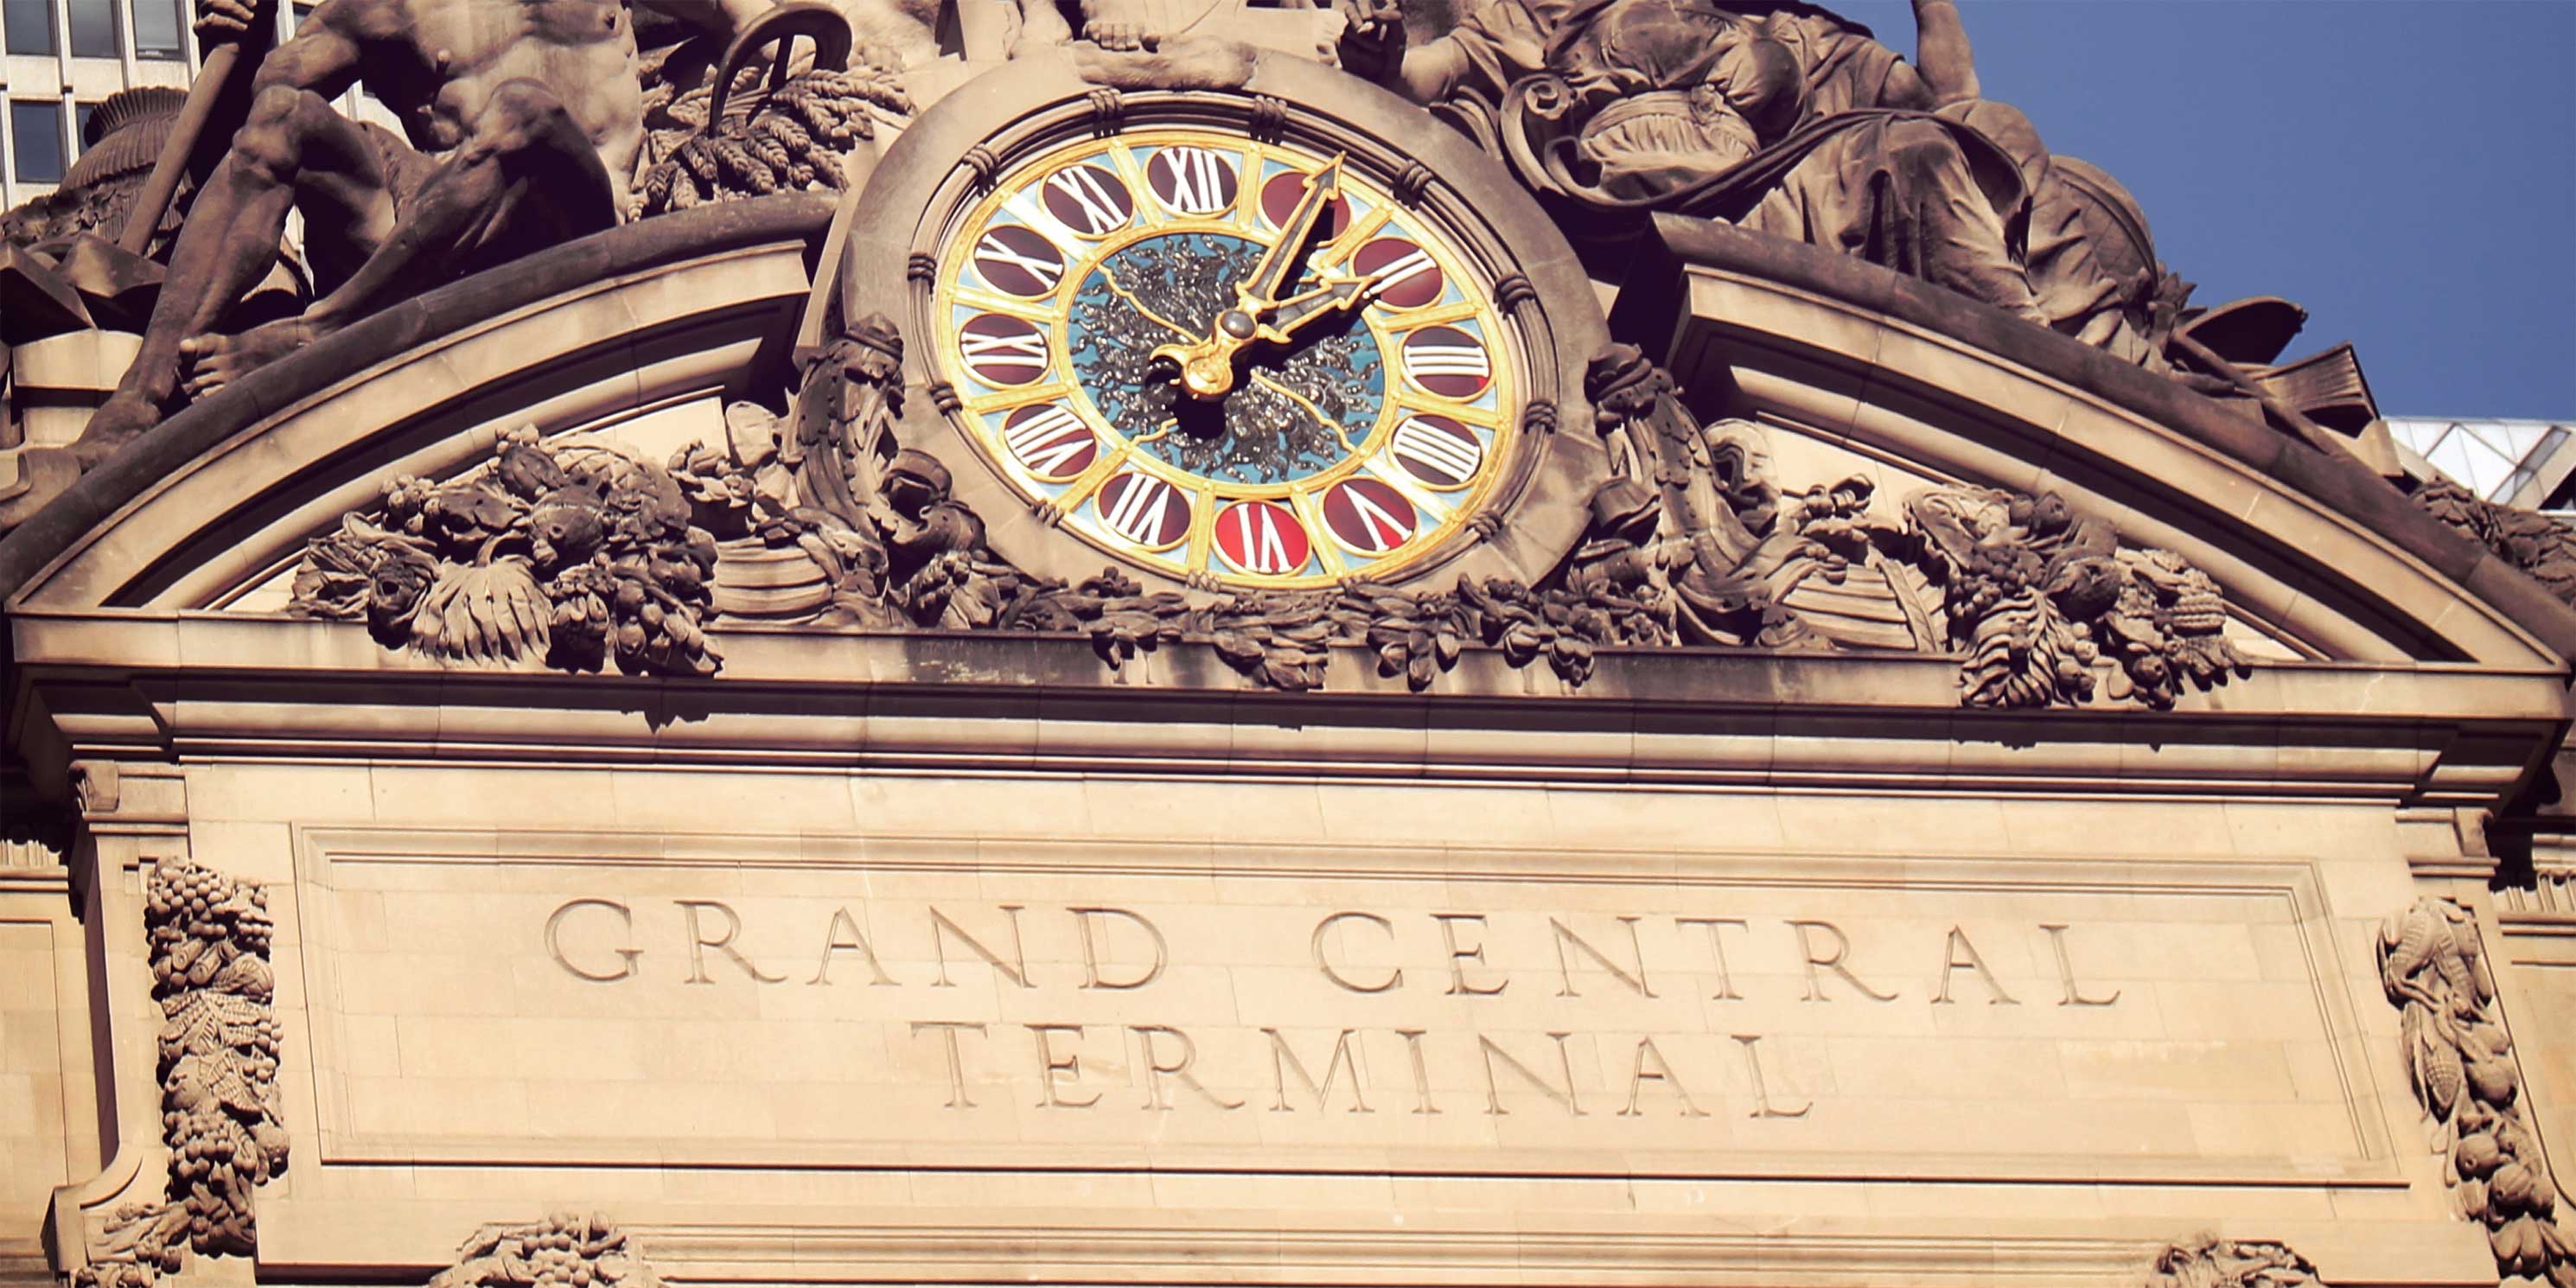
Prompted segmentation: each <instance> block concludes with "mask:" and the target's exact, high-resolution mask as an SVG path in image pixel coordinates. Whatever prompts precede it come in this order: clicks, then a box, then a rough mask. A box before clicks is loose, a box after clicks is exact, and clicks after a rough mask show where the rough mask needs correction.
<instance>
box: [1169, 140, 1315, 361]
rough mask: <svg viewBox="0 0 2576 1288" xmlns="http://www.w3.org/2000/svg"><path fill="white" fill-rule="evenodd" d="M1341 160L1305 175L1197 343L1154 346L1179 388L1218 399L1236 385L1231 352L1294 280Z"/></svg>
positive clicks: (1256, 328)
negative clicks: (1300, 191)
mask: <svg viewBox="0 0 2576 1288" xmlns="http://www.w3.org/2000/svg"><path fill="white" fill-rule="evenodd" d="M1342 160H1343V156H1342V155H1336V156H1334V158H1333V159H1332V161H1331V163H1330V164H1327V165H1326V166H1325V167H1324V168H1323V169H1321V170H1318V171H1316V172H1315V173H1313V174H1310V175H1308V176H1306V191H1305V195H1303V196H1301V197H1299V198H1298V199H1297V208H1296V209H1295V210H1293V211H1290V212H1289V215H1288V218H1287V221H1286V222H1285V223H1283V224H1281V225H1280V229H1279V240H1278V241H1275V242H1273V243H1271V245H1270V249H1269V250H1268V251H1266V252H1264V253H1263V254H1262V256H1261V262H1260V263H1259V264H1256V265H1254V266H1253V269H1252V272H1251V273H1250V274H1249V275H1247V276H1246V277H1245V278H1244V279H1243V280H1242V281H1240V282H1237V283H1235V287H1234V301H1235V307H1233V308H1230V309H1227V310H1225V311H1224V312H1222V313H1219V314H1217V315H1216V323H1215V325H1213V326H1211V327H1209V328H1208V333H1207V337H1206V338H1205V339H1202V340H1200V341H1198V342H1197V343H1195V344H1166V345H1158V346H1156V347H1155V349H1154V352H1153V356H1154V357H1156V358H1161V359H1166V360H1168V361H1170V362H1171V363H1173V364H1174V365H1176V366H1178V367H1179V368H1180V369H1181V388H1183V389H1186V390H1188V391H1189V393H1190V396H1192V397H1194V398H1201V399H1215V398H1222V397H1224V396H1225V395H1226V393H1227V392H1228V391H1230V390H1232V389H1233V388H1234V356H1235V355H1236V354H1237V353H1240V352H1242V350H1243V347H1244V346H1245V345H1248V344H1250V343H1252V341H1253V338H1254V337H1255V336H1258V335H1260V334H1261V333H1262V331H1263V330H1264V328H1263V326H1262V320H1263V319H1264V318H1266V317H1268V316H1269V315H1270V314H1271V313H1272V312H1273V311H1275V310H1277V309H1278V308H1279V306H1280V304H1281V303H1282V301H1281V300H1280V299H1279V298H1278V297H1279V292H1280V290H1281V288H1283V287H1285V286H1286V285H1288V283H1290V282H1293V281H1295V280H1296V279H1297V275H1298V269H1299V268H1300V266H1302V265H1303V264H1304V263H1305V253H1306V244H1307V243H1308V242H1309V241H1311V240H1313V238H1314V235H1315V223H1316V221H1317V220H1318V219H1320V218H1322V217H1323V213H1324V212H1325V211H1326V210H1328V209H1330V208H1331V206H1332V203H1333V199H1334V198H1336V197H1338V196H1340V195H1341V189H1342ZM1273 334H1276V332H1274V333H1273Z"/></svg>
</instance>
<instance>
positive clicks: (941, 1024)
mask: <svg viewBox="0 0 2576 1288" xmlns="http://www.w3.org/2000/svg"><path fill="white" fill-rule="evenodd" d="M925 1029H936V1030H938V1031H939V1036H940V1038H941V1040H942V1041H943V1042H944V1043H945V1044H946V1046H947V1048H948V1107H949V1108H951V1109H972V1108H974V1107H975V1102H974V1101H973V1100H971V1099H969V1098H967V1095H966V1061H965V1058H964V1057H963V1056H962V1055H960V1054H959V1053H958V1050H957V1031H958V1030H959V1029H973V1030H975V1032H976V1034H977V1035H978V1036H981V1035H982V1034H983V1032H984V1026H983V1025H981V1024H970V1023H967V1022H966V1021H964V1020H914V1021H913V1022H912V1035H913V1036H914V1037H920V1036H921V1034H922V1031H923V1030H925Z"/></svg>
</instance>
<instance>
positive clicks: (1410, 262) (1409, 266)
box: [1377, 247, 1440, 292]
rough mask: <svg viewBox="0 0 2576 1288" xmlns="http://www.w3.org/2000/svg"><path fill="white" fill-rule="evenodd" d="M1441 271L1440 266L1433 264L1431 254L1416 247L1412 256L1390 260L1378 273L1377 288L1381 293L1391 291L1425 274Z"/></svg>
mask: <svg viewBox="0 0 2576 1288" xmlns="http://www.w3.org/2000/svg"><path fill="white" fill-rule="evenodd" d="M1439 271H1440V266H1439V265H1438V264H1435V263H1432V262H1431V252H1429V251H1426V250H1423V249H1421V248H1420V247H1415V248H1414V251H1413V253H1412V254H1410V255H1405V256H1402V257H1400V258H1397V259H1393V260H1389V261H1388V262H1387V265H1386V267H1384V268H1381V269H1379V270H1378V271H1377V273H1378V277H1377V287H1378V290H1379V291H1381V292H1384V291H1391V290H1394V289H1395V288H1396V287H1399V286H1402V285H1404V284H1405V283H1406V282H1410V281H1412V280H1413V279H1415V278H1417V277H1420V276H1422V275H1423V274H1425V273H1436V272H1439Z"/></svg>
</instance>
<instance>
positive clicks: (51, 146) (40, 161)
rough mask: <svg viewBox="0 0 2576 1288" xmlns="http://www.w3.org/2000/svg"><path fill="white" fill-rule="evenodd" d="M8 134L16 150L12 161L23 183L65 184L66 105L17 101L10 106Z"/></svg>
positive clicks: (43, 100)
mask: <svg viewBox="0 0 2576 1288" xmlns="http://www.w3.org/2000/svg"><path fill="white" fill-rule="evenodd" d="M9 132H10V134H11V135H12V136H13V138H12V141H13V142H14V143H16V145H17V146H16V147H15V148H13V149H12V151H13V152H14V153H15V155H14V156H12V157H11V158H10V159H11V161H12V162H14V163H15V165H16V167H17V171H18V182H20V183H61V182H62V181H63V159H64V158H63V105H62V104H60V103H57V102H53V101H50V100H46V99H18V100H15V101H13V102H11V103H10V104H9Z"/></svg>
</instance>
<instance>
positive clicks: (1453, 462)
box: [1386, 412, 1485, 490]
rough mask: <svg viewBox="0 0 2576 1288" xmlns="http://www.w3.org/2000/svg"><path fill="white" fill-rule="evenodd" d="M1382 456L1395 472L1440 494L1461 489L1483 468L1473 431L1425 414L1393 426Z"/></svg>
mask: <svg viewBox="0 0 2576 1288" xmlns="http://www.w3.org/2000/svg"><path fill="white" fill-rule="evenodd" d="M1386 454H1387V459H1389V460H1392V461H1394V462H1395V465H1396V468H1398V469H1401V470H1403V471H1404V472H1405V473H1407V474H1410V475H1412V476H1413V477H1414V478H1415V479H1416V480H1418V481H1420V482H1422V483H1424V484H1427V485H1429V486H1431V487H1435V488H1441V489H1444V490H1445V489H1448V488H1455V487H1464V486H1465V485H1466V484H1467V483H1468V482H1469V481H1470V480H1472V479H1474V478H1475V477H1476V471H1478V470H1480V469H1482V468H1484V464H1485V444H1484V440H1483V439H1480V438H1478V437H1477V436H1476V431H1474V430H1472V429H1469V428H1467V427H1466V426H1465V425H1461V424H1459V423H1458V422H1457V421H1454V420H1451V419H1449V418H1448V417H1446V416H1434V415H1431V414H1429V413H1427V412H1426V413H1423V414H1421V415H1415V416H1407V417H1405V418H1404V419H1403V420H1400V421H1397V422H1396V425H1395V437H1394V440H1393V441H1392V442H1390V443H1388V444H1387V452H1386Z"/></svg>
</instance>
